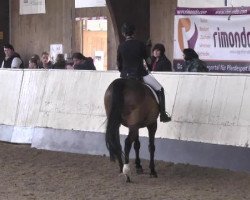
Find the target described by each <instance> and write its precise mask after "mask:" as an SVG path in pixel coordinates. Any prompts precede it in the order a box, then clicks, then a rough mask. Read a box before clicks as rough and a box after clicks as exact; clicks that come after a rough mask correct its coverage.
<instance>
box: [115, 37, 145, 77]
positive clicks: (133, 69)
mask: <svg viewBox="0 0 250 200" xmlns="http://www.w3.org/2000/svg"><path fill="white" fill-rule="evenodd" d="M146 59H147V53H146V45H145V44H143V43H142V42H140V41H139V40H136V39H133V38H131V39H127V40H126V41H125V42H124V43H122V44H120V45H119V47H118V50H117V65H118V70H119V71H120V72H121V75H120V76H121V77H122V78H141V77H143V76H146V75H147V74H148V72H147V70H146V69H145V67H144V65H143V60H146Z"/></svg>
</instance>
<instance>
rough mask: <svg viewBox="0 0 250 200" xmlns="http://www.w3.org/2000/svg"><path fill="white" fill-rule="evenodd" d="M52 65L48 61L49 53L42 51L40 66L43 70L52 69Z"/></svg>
mask: <svg viewBox="0 0 250 200" xmlns="http://www.w3.org/2000/svg"><path fill="white" fill-rule="evenodd" d="M52 67H53V63H52V62H51V61H50V58H49V53H48V52H46V51H44V52H43V53H42V57H41V66H40V68H43V69H52Z"/></svg>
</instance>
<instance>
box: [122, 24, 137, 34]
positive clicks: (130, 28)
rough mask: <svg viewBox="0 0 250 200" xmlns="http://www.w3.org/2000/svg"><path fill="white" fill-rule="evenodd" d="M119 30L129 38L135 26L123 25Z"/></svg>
mask: <svg viewBox="0 0 250 200" xmlns="http://www.w3.org/2000/svg"><path fill="white" fill-rule="evenodd" d="M121 30H122V33H123V34H124V35H125V36H131V35H133V34H134V33H135V26H134V25H133V24H128V23H124V24H123V25H122V28H121Z"/></svg>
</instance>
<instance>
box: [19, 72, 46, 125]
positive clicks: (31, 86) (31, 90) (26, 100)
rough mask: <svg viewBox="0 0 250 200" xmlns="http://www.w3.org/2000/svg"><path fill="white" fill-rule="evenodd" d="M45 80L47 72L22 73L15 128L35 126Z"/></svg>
mask: <svg viewBox="0 0 250 200" xmlns="http://www.w3.org/2000/svg"><path fill="white" fill-rule="evenodd" d="M47 79H48V71H44V70H33V71H32V70H25V71H24V77H23V83H22V89H21V93H20V101H19V107H18V117H17V122H16V125H17V126H27V127H34V126H36V122H37V120H38V116H39V112H40V107H41V102H42V98H43V94H44V89H45V86H46V83H47Z"/></svg>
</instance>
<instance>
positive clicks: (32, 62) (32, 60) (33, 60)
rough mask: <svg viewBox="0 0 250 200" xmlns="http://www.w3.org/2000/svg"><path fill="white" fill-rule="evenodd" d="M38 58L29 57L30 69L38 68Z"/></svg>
mask: <svg viewBox="0 0 250 200" xmlns="http://www.w3.org/2000/svg"><path fill="white" fill-rule="evenodd" d="M38 68H39V67H38V60H37V58H36V57H31V58H30V59H29V69H38Z"/></svg>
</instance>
